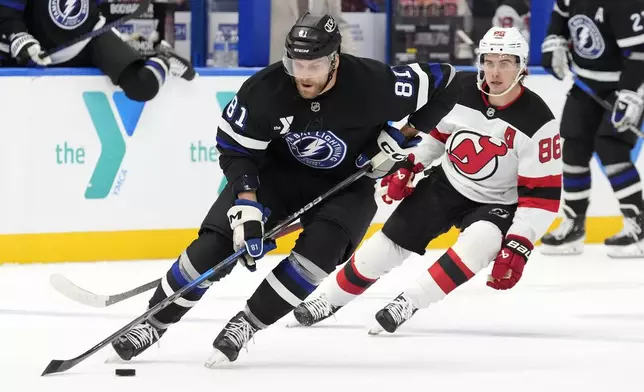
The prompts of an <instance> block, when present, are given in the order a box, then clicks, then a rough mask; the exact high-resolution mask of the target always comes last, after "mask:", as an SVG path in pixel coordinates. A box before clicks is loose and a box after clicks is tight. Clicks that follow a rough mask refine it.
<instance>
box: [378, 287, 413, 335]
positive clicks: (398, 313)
mask: <svg viewBox="0 0 644 392" xmlns="http://www.w3.org/2000/svg"><path fill="white" fill-rule="evenodd" d="M417 310H418V308H417V307H416V306H414V304H413V303H412V302H411V300H410V299H409V298H408V297H407V296H406V295H405V293H401V294H400V295H399V296H397V297H396V298H395V299H394V300H393V301H392V302H390V303H389V304H387V306H385V307H384V308H382V309H380V310H379V311H378V313H376V321H377V322H378V325H376V326H375V327H373V328H371V329H370V330H369V335H378V334H379V333H380V332H382V331H387V332H389V333H394V332H396V329H398V327H400V326H401V325H402V324H404V323H405V321H407V320H409V319H410V318H411V316H413V315H414V313H416V311H417Z"/></svg>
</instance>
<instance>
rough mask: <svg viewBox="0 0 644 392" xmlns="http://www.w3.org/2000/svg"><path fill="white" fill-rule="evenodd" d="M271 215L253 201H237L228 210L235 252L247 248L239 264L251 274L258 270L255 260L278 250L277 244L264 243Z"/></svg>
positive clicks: (270, 241) (266, 209) (269, 241)
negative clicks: (265, 228)
mask: <svg viewBox="0 0 644 392" xmlns="http://www.w3.org/2000/svg"><path fill="white" fill-rule="evenodd" d="M270 215H271V211H270V210H269V209H268V208H265V207H263V206H262V205H261V204H260V203H258V202H256V201H251V200H244V199H237V200H235V205H234V206H232V207H231V208H230V209H229V210H228V220H229V222H230V228H231V229H233V248H234V249H235V252H236V251H238V250H239V249H241V248H242V247H244V246H245V247H246V253H245V254H244V256H243V257H242V258H240V259H239V262H240V263H241V264H243V265H244V266H245V267H246V268H248V269H249V270H250V271H251V272H252V271H255V270H256V269H257V266H256V265H255V260H259V259H261V258H262V257H264V255H265V254H266V253H268V252H270V251H272V250H273V249H275V248H276V245H275V242H274V241H272V240H267V241H266V242H264V223H266V220H267V219H268V217H269V216H270Z"/></svg>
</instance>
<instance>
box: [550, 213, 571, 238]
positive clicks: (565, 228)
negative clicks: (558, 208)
mask: <svg viewBox="0 0 644 392" xmlns="http://www.w3.org/2000/svg"><path fill="white" fill-rule="evenodd" d="M574 226H575V221H573V220H572V219H568V218H564V219H563V221H562V222H561V224H560V225H559V227H557V228H556V229H555V230H553V231H552V232H550V234H552V236H553V237H555V238H556V239H558V240H561V239H563V238H564V237H565V236H567V235H568V234H569V233H570V232H571V231H572V228H573V227H574Z"/></svg>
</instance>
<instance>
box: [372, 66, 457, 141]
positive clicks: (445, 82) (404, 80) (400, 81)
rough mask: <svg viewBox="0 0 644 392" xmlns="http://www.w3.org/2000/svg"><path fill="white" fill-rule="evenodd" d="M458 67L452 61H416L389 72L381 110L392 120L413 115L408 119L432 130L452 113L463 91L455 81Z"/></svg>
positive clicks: (427, 130) (428, 130) (426, 130)
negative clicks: (441, 62)
mask: <svg viewBox="0 0 644 392" xmlns="http://www.w3.org/2000/svg"><path fill="white" fill-rule="evenodd" d="M455 75H456V70H455V69H454V67H452V66H451V65H449V64H439V63H413V64H408V65H398V66H395V67H392V68H390V69H389V71H388V75H387V76H386V81H385V83H383V84H382V85H381V86H382V88H383V89H384V90H383V91H382V96H383V97H384V99H381V100H379V106H381V107H380V108H377V110H382V112H381V113H387V117H388V118H389V119H390V120H392V121H399V120H401V119H403V118H404V117H405V116H409V119H408V122H409V123H410V124H411V125H412V126H414V127H415V128H416V129H418V130H419V131H421V132H424V133H429V132H430V131H431V130H432V129H434V127H436V125H437V124H438V122H439V121H440V120H441V119H442V118H443V117H445V115H447V113H449V112H450V111H451V110H452V108H453V107H454V105H455V104H456V101H457V100H458V96H459V94H460V92H461V85H460V83H456V82H454V76H455Z"/></svg>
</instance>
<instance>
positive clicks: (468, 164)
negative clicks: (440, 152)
mask: <svg viewBox="0 0 644 392" xmlns="http://www.w3.org/2000/svg"><path fill="white" fill-rule="evenodd" d="M507 153H508V146H506V145H505V143H503V142H502V141H501V140H498V139H495V138H491V137H490V136H482V135H480V134H478V133H476V132H474V131H469V130H461V131H457V132H456V133H454V135H453V136H452V139H451V141H450V143H449V146H448V148H447V154H448V157H449V160H450V161H451V162H452V165H454V168H455V169H456V170H457V171H458V172H459V173H461V174H462V175H463V176H465V177H467V178H469V179H470V180H472V181H482V180H485V179H487V178H490V177H492V176H493V175H494V173H496V171H497V169H498V168H499V157H500V156H504V155H505V154H507Z"/></svg>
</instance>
